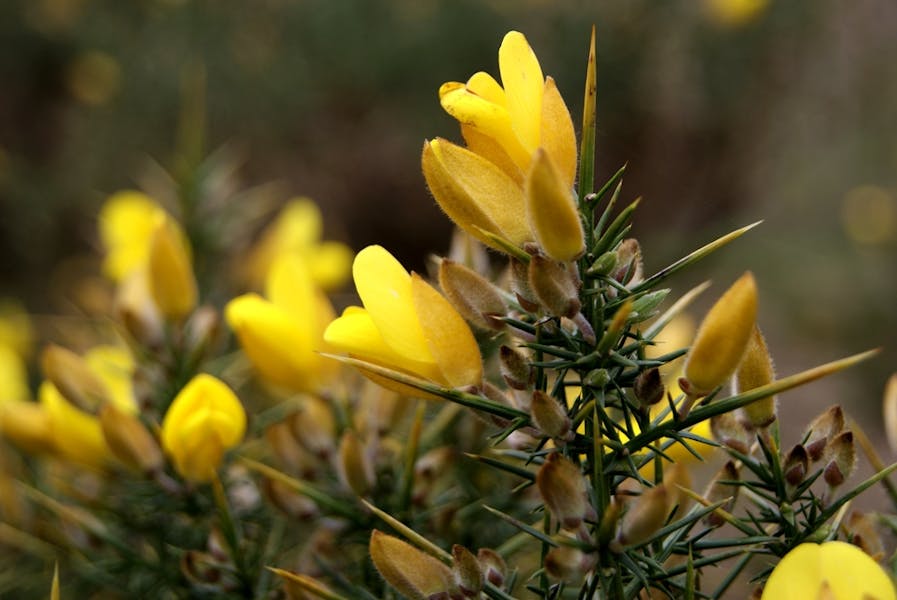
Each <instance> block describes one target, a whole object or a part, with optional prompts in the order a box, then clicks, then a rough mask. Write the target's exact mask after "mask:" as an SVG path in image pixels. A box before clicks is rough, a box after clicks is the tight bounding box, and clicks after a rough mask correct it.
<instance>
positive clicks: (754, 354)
mask: <svg viewBox="0 0 897 600" xmlns="http://www.w3.org/2000/svg"><path fill="white" fill-rule="evenodd" d="M774 379H775V371H774V369H773V366H772V359H771V358H770V356H769V350H767V349H766V340H765V339H764V338H763V334H762V333H760V328H759V327H757V326H756V325H754V330H753V332H752V333H751V339H750V341H749V342H748V346H747V350H745V352H744V357H743V358H742V359H741V363H740V364H739V365H738V371H736V373H735V393H736V394H741V393H743V392H747V391H748V390H752V389H754V388H758V387H761V386H764V385H767V384H770V383H772V382H773V380H774ZM742 410H743V411H744V414H745V416H747V420H748V422H749V423H750V424H751V425H752V426H753V427H755V428H757V429H760V428H762V427H768V426H769V425H771V424H772V423H773V422H774V421H775V420H776V397H775V396H774V395H773V396H767V397H765V398H760V399H759V400H756V401H754V402H751V403H750V404H748V405H747V406H745V407H744V408H743V409H742Z"/></svg>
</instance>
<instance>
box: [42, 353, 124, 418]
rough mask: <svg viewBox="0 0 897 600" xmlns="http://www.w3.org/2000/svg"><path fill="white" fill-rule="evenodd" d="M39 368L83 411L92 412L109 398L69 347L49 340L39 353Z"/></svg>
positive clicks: (99, 381) (98, 380)
mask: <svg viewBox="0 0 897 600" xmlns="http://www.w3.org/2000/svg"><path fill="white" fill-rule="evenodd" d="M41 368H42V369H43V372H44V375H45V376H46V377H47V379H49V380H50V381H51V382H52V383H53V385H55V386H56V389H57V390H59V393H60V394H62V396H63V397H64V398H65V399H66V400H68V401H69V402H71V403H72V405H74V406H77V407H78V408H80V409H81V410H83V411H84V412H86V413H90V414H96V412H97V411H98V410H99V408H100V407H101V406H102V405H103V404H105V403H106V402H108V401H109V391H108V390H107V388H106V386H105V384H104V383H103V382H102V381H101V380H100V378H99V377H97V376H96V375H95V374H94V373H93V372H92V371H91V370H90V368H89V367H88V366H87V362H85V360H84V359H83V358H81V357H80V356H78V355H77V354H75V353H74V352H72V351H71V350H68V349H66V348H63V347H62V346H57V345H56V344H50V345H49V346H47V347H46V348H44V352H43V354H42V355H41Z"/></svg>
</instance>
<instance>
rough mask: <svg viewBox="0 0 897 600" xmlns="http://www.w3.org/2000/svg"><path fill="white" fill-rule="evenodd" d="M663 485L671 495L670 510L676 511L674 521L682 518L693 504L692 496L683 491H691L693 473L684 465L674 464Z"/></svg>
mask: <svg viewBox="0 0 897 600" xmlns="http://www.w3.org/2000/svg"><path fill="white" fill-rule="evenodd" d="M663 485H664V486H666V488H667V489H668V490H669V493H670V498H669V500H670V508H671V509H675V512H674V513H673V517H672V519H673V520H676V519H678V518H680V517H681V516H682V515H684V514H685V512H686V511H687V510H688V506H689V504H691V496H689V495H688V494H686V493H685V492H683V491H682V488H684V489H691V473H690V472H689V471H688V468H687V467H686V466H685V465H684V464H682V463H673V464H672V465H670V466H669V467H668V468H667V470H666V471H664V474H663Z"/></svg>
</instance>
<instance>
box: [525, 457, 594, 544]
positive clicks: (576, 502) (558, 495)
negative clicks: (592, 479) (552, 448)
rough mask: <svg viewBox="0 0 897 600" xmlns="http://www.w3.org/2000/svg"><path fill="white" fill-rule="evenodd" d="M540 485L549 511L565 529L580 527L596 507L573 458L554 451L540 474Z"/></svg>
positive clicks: (538, 483)
mask: <svg viewBox="0 0 897 600" xmlns="http://www.w3.org/2000/svg"><path fill="white" fill-rule="evenodd" d="M536 486H537V487H538V488H539V493H540V494H541V495H542V500H544V501H545V504H546V505H547V506H548V510H549V511H551V514H552V515H553V516H554V518H555V519H557V520H558V522H559V523H560V524H561V527H563V528H564V529H570V530H573V529H577V528H579V526H580V525H581V524H582V522H583V519H585V518H586V516H587V515H588V514H589V513H590V512H591V511H592V510H593V509H592V507H591V505H590V504H589V502H588V500H587V497H586V480H585V478H584V477H583V476H582V472H581V471H580V469H579V467H577V466H576V465H575V464H573V461H571V460H570V459H569V458H565V457H564V456H562V455H560V454H557V453H555V454H551V455H550V456H549V457H548V459H547V460H546V461H545V463H544V464H543V465H542V467H541V468H540V469H539V472H538V473H537V474H536Z"/></svg>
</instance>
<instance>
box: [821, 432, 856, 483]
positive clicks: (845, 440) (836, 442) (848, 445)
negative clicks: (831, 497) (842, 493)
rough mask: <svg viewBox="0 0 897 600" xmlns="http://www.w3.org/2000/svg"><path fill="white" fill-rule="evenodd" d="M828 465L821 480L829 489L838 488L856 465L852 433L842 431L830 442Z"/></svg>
mask: <svg viewBox="0 0 897 600" xmlns="http://www.w3.org/2000/svg"><path fill="white" fill-rule="evenodd" d="M828 456H830V457H831V460H830V461H829V463H828V464H827V465H826V466H825V470H824V471H823V472H822V478H823V479H825V482H826V483H827V484H829V485H830V486H831V487H838V486H839V485H841V484H842V483H844V482H845V481H846V480H847V478H848V477H850V476H851V475H852V474H853V470H854V469H855V468H856V463H857V451H856V445H855V444H854V441H853V432H852V431H842V432H841V433H839V434H838V435H837V436H835V438H834V439H833V440H832V443H831V446H830V447H829V452H828Z"/></svg>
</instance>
